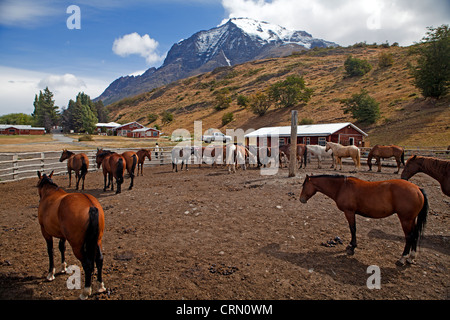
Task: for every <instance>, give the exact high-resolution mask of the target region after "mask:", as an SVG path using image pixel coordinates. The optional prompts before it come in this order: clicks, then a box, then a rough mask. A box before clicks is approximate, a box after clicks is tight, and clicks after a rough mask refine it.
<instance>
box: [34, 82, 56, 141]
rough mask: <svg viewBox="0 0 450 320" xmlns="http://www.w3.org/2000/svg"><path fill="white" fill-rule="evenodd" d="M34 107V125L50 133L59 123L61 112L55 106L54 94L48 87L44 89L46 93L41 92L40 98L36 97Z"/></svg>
mask: <svg viewBox="0 0 450 320" xmlns="http://www.w3.org/2000/svg"><path fill="white" fill-rule="evenodd" d="M33 105H34V112H33V113H32V116H33V119H34V125H35V126H38V127H44V128H45V130H46V131H47V132H50V130H51V129H52V126H55V125H57V124H58V122H59V112H58V107H57V106H55V100H53V93H52V92H51V91H50V90H49V89H48V87H46V88H45V89H44V92H42V91H41V90H39V96H38V95H37V94H36V95H35V97H34V103H33Z"/></svg>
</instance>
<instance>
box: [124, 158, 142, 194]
mask: <svg viewBox="0 0 450 320" xmlns="http://www.w3.org/2000/svg"><path fill="white" fill-rule="evenodd" d="M122 157H123V158H124V159H125V163H126V166H127V171H128V174H129V175H130V179H131V181H130V186H129V187H128V190H131V189H133V185H134V170H136V164H137V163H138V161H139V157H138V155H137V153H136V152H134V151H125V152H124V153H122Z"/></svg>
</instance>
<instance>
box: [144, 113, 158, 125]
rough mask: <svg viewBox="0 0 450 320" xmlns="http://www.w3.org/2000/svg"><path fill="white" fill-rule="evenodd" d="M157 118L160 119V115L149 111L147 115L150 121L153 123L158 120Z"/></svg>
mask: <svg viewBox="0 0 450 320" xmlns="http://www.w3.org/2000/svg"><path fill="white" fill-rule="evenodd" d="M156 119H158V115H157V114H155V113H149V114H148V116H147V120H148V122H149V123H153V122H155V121H156Z"/></svg>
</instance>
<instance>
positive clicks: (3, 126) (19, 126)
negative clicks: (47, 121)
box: [0, 124, 45, 130]
mask: <svg viewBox="0 0 450 320" xmlns="http://www.w3.org/2000/svg"><path fill="white" fill-rule="evenodd" d="M8 128H15V129H19V130H45V128H40V127H32V126H30V125H23V124H0V129H8Z"/></svg>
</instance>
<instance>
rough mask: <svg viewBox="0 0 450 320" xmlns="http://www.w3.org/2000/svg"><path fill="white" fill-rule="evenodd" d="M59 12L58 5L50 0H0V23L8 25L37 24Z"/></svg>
mask: <svg viewBox="0 0 450 320" xmlns="http://www.w3.org/2000/svg"><path fill="white" fill-rule="evenodd" d="M58 13H59V11H58V9H57V7H56V6H55V5H54V3H52V2H51V1H49V0H42V1H33V0H22V1H15V0H2V1H0V24H3V25H7V26H13V25H14V26H30V25H35V24H37V23H38V22H40V21H42V20H43V19H44V18H48V17H50V16H55V15H57V14H58Z"/></svg>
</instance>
